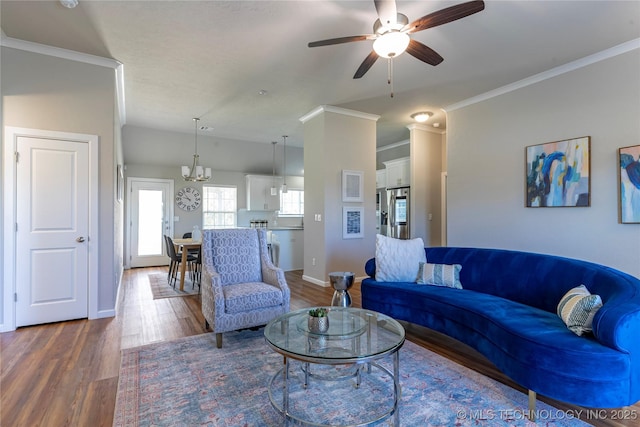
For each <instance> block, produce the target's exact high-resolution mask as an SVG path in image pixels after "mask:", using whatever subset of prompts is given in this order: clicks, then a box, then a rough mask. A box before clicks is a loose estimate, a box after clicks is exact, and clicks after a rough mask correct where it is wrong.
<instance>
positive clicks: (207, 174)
mask: <svg viewBox="0 0 640 427" xmlns="http://www.w3.org/2000/svg"><path fill="white" fill-rule="evenodd" d="M199 121H200V119H199V118H197V117H195V118H194V119H193V122H194V123H195V128H196V137H195V140H196V151H195V154H194V155H193V164H192V165H191V168H189V166H182V177H183V178H184V180H185V181H191V182H203V181H209V179H211V168H203V167H202V166H200V164H199V158H200V156H199V155H198V122H199Z"/></svg>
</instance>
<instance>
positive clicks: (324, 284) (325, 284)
mask: <svg viewBox="0 0 640 427" xmlns="http://www.w3.org/2000/svg"><path fill="white" fill-rule="evenodd" d="M302 280H306V281H307V282H311V283H313V284H314V285H318V286H322V287H323V288H328V287H329V282H325V281H323V280H318V279H315V278H313V277H311V276H307V275H306V274H303V275H302Z"/></svg>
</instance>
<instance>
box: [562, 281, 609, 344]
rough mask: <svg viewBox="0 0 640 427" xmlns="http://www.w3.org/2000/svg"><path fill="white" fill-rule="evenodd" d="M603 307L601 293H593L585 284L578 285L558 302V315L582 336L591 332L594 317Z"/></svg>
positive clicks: (575, 332) (572, 330)
mask: <svg viewBox="0 0 640 427" xmlns="http://www.w3.org/2000/svg"><path fill="white" fill-rule="evenodd" d="M601 307H602V300H601V299H600V296H599V295H591V292H589V290H588V289H587V288H586V287H585V286H584V285H580V286H576V287H575V288H573V289H569V291H568V292H567V293H566V294H564V296H563V297H562V299H561V300H560V303H559V304H558V316H560V318H561V319H562V321H563V322H564V323H565V325H567V328H569V330H570V331H571V332H573V333H574V334H576V335H578V336H580V335H582V334H584V333H587V332H591V331H592V329H591V325H592V324H593V317H594V316H595V315H596V312H597V311H598V310H599V309H600V308H601Z"/></svg>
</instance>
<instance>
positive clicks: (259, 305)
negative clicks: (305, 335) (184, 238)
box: [202, 229, 290, 348]
mask: <svg viewBox="0 0 640 427" xmlns="http://www.w3.org/2000/svg"><path fill="white" fill-rule="evenodd" d="M202 273H203V276H202V278H203V280H202V314H203V315H204V318H205V327H211V329H212V330H213V332H215V333H216V344H217V346H218V348H221V347H222V333H223V332H229V331H235V330H238V329H244V328H251V327H254V326H261V325H265V324H267V323H269V322H270V321H271V320H273V319H274V318H276V317H277V316H280V315H281V314H284V313H287V312H289V299H290V292H289V287H288V286H287V282H286V280H285V278H284V272H283V271H282V269H280V268H277V267H275V266H274V265H273V264H272V263H271V259H270V258H269V252H268V251H267V235H266V232H265V231H264V230H261V229H224V230H205V231H204V232H203V234H202Z"/></svg>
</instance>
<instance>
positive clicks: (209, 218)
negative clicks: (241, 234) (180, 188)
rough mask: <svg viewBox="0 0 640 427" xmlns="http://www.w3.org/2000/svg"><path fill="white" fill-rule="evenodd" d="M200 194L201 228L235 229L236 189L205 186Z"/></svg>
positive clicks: (232, 187)
mask: <svg viewBox="0 0 640 427" xmlns="http://www.w3.org/2000/svg"><path fill="white" fill-rule="evenodd" d="M202 193H203V194H202V228H203V229H207V228H235V226H236V215H237V210H238V208H237V207H238V197H237V195H238V189H237V188H236V187H235V186H213V185H211V186H210V185H205V186H203V187H202Z"/></svg>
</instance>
